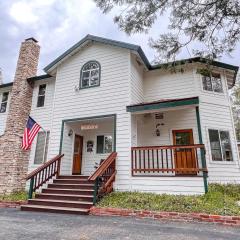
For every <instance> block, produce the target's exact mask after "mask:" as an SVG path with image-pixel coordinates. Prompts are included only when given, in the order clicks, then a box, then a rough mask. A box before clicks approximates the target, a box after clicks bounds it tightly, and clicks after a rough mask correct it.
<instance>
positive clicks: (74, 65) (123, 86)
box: [50, 44, 131, 190]
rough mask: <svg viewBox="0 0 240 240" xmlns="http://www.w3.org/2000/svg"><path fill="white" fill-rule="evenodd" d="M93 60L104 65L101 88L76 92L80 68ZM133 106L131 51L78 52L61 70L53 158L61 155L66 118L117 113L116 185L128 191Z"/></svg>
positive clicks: (95, 49) (95, 47)
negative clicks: (61, 142)
mask: <svg viewBox="0 0 240 240" xmlns="http://www.w3.org/2000/svg"><path fill="white" fill-rule="evenodd" d="M90 60H97V61H98V62H99V63H100V64H101V81H100V86H99V87H93V88H88V89H82V90H80V91H78V92H76V91H75V90H74V87H75V86H78V85H79V76H80V69H81V67H82V65H83V64H84V63H86V62H87V61H90ZM129 103H130V53H129V51H128V50H124V49H121V48H115V47H111V46H108V45H103V44H94V45H92V46H88V47H86V48H85V49H83V50H82V51H80V52H78V53H76V54H75V55H74V56H72V57H71V58H69V59H68V60H67V61H66V62H65V63H64V64H62V65H61V66H60V67H59V68H58V70H57V76H56V88H55V102H54V113H53V125H52V134H51V139H50V156H51V157H53V156H55V155H56V154H58V151H59V146H60V134H61V124H62V120H63V119H73V118H84V117H93V116H99V115H108V114H117V134H116V136H117V139H116V143H117V148H116V151H117V152H118V159H117V169H118V174H117V177H116V183H115V184H116V185H117V186H120V187H121V188H122V189H125V190H128V189H129V187H130V186H129V178H130V171H131V168H130V163H131V162H130V147H131V133H130V132H131V127H130V114H129V113H127V112H126V106H127V105H128V104H129ZM63 161H64V160H63ZM64 166H65V165H64ZM64 166H63V169H62V171H63V172H67V171H69V170H68V169H64ZM66 167H67V166H66Z"/></svg>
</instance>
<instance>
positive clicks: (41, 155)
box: [34, 131, 50, 164]
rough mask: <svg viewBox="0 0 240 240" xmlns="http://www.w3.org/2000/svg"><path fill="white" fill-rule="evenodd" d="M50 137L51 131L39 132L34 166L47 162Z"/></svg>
mask: <svg viewBox="0 0 240 240" xmlns="http://www.w3.org/2000/svg"><path fill="white" fill-rule="evenodd" d="M49 135H50V132H49V131H48V132H46V133H45V132H38V135H37V145H36V150H35V158H34V164H42V163H44V162H46V161H47V152H48V142H49Z"/></svg>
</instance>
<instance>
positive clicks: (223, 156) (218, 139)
mask: <svg viewBox="0 0 240 240" xmlns="http://www.w3.org/2000/svg"><path fill="white" fill-rule="evenodd" d="M208 133H209V140H210V147H211V154H212V160H213V161H233V157H232V148H231V141H230V135H229V132H228V131H222V130H216V129H209V130H208Z"/></svg>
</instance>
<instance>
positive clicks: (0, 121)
mask: <svg viewBox="0 0 240 240" xmlns="http://www.w3.org/2000/svg"><path fill="white" fill-rule="evenodd" d="M11 89H12V88H11V87H6V88H0V106H1V103H2V94H3V93H4V92H9V95H8V103H7V111H6V112H5V113H0V136H1V135H3V134H4V131H5V127H6V121H7V115H8V110H9V103H10V98H11Z"/></svg>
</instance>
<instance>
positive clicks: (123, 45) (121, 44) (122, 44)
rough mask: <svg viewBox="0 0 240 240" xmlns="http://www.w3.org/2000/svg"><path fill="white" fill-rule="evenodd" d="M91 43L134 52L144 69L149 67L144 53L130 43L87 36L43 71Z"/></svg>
mask: <svg viewBox="0 0 240 240" xmlns="http://www.w3.org/2000/svg"><path fill="white" fill-rule="evenodd" d="M91 41H93V42H98V43H103V44H108V45H112V46H115V47H120V48H125V49H129V50H132V51H135V52H137V53H138V54H139V56H140V57H141V59H142V60H143V62H144V64H145V65H146V67H147V68H150V67H151V64H150V63H149V61H148V59H147V57H146V55H145V54H144V52H143V50H142V48H141V47H140V46H138V45H135V44H131V43H125V42H120V41H116V40H111V39H107V38H102V37H97V36H93V35H89V34H88V35H87V36H86V37H84V38H83V39H82V40H80V41H79V42H77V43H76V44H74V45H73V46H72V47H71V48H69V49H68V50H67V51H66V52H64V53H63V54H62V55H60V56H59V57H58V58H56V59H55V60H54V61H52V62H51V63H50V64H48V65H47V66H46V67H45V68H44V71H45V72H48V71H49V70H50V69H53V68H54V67H55V66H56V65H57V64H58V63H59V62H62V61H63V60H64V59H65V58H66V57H68V56H69V55H70V54H71V53H73V52H75V51H76V50H77V49H78V48H79V47H81V46H82V45H84V44H86V43H87V42H91Z"/></svg>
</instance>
